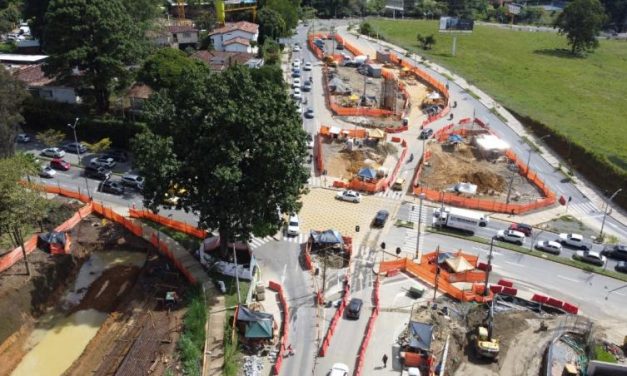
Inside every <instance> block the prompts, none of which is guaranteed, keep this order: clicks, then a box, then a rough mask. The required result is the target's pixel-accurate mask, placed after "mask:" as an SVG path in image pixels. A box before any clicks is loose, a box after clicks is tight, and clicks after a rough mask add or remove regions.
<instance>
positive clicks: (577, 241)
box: [557, 234, 590, 251]
mask: <svg viewBox="0 0 627 376" xmlns="http://www.w3.org/2000/svg"><path fill="white" fill-rule="evenodd" d="M557 241H558V242H560V243H561V244H562V245H567V246H569V247H571V248H577V249H583V250H584V251H587V250H589V249H590V245H589V244H586V242H585V241H584V239H583V235H580V234H560V235H559V238H558V239H557Z"/></svg>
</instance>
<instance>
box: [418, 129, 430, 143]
mask: <svg viewBox="0 0 627 376" xmlns="http://www.w3.org/2000/svg"><path fill="white" fill-rule="evenodd" d="M432 135H433V129H432V128H425V129H423V130H422V131H421V132H420V136H418V138H419V139H421V140H428V139H430V138H431V136H432Z"/></svg>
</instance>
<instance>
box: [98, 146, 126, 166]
mask: <svg viewBox="0 0 627 376" xmlns="http://www.w3.org/2000/svg"><path fill="white" fill-rule="evenodd" d="M102 155H103V156H104V157H106V158H113V159H114V160H115V161H116V162H120V163H124V162H128V159H129V157H128V153H127V152H125V151H124V150H118V149H110V150H107V151H106V152H104V153H103V154H102Z"/></svg>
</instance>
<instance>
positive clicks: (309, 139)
mask: <svg viewBox="0 0 627 376" xmlns="http://www.w3.org/2000/svg"><path fill="white" fill-rule="evenodd" d="M313 147H314V140H313V136H312V135H311V134H310V133H307V149H313Z"/></svg>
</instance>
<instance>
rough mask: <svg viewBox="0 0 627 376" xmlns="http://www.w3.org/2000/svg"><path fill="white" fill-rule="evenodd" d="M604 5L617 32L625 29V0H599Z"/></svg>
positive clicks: (626, 9)
mask: <svg viewBox="0 0 627 376" xmlns="http://www.w3.org/2000/svg"><path fill="white" fill-rule="evenodd" d="M601 3H603V5H604V6H605V10H606V12H607V16H608V19H609V21H610V22H611V23H612V26H613V27H614V29H615V30H616V31H617V32H619V33H620V32H622V31H623V30H624V29H625V22H626V21H627V0H601Z"/></svg>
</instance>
